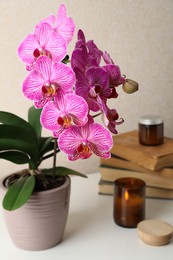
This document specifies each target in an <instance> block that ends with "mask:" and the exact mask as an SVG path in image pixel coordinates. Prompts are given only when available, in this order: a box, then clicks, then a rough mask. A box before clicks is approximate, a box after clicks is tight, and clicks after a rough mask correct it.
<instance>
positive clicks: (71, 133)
mask: <svg viewBox="0 0 173 260" xmlns="http://www.w3.org/2000/svg"><path fill="white" fill-rule="evenodd" d="M82 141H83V138H82V136H81V132H80V129H79V127H78V126H71V127H70V128H67V129H65V130H64V131H63V132H62V133H61V134H60V135H59V138H58V147H59V149H60V150H61V151H62V152H64V153H66V154H68V155H70V156H73V155H74V154H75V152H76V150H77V147H78V146H79V145H80V144H81V143H82Z"/></svg>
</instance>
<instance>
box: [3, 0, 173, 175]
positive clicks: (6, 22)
mask: <svg viewBox="0 0 173 260" xmlns="http://www.w3.org/2000/svg"><path fill="white" fill-rule="evenodd" d="M63 2H64V3H65V4H66V6H67V11H68V14H69V15H70V16H72V17H73V19H74V21H75V23H76V27H77V29H79V28H82V29H83V30H84V31H85V34H86V36H87V39H92V38H94V40H95V42H96V43H97V44H98V46H99V47H100V49H102V50H107V51H108V52H109V53H111V56H112V58H113V59H114V61H115V62H117V63H118V64H119V65H120V67H121V70H122V73H123V74H125V75H126V76H127V77H128V78H132V79H135V80H137V81H138V82H139V84H140V90H139V92H137V93H135V94H134V95H127V94H125V93H123V92H122V90H121V89H119V95H120V96H119V99H118V100H116V102H115V104H113V102H112V106H114V107H115V108H117V109H118V111H119V113H120V116H122V117H123V118H124V119H125V123H124V124H123V125H122V126H119V128H118V130H119V132H124V131H127V130H131V129H135V128H137V122H138V118H139V116H140V115H142V114H146V113H155V114H160V115H161V116H162V117H163V118H164V121H165V135H167V136H169V137H173V98H172V97H173V89H172V87H173V83H172V82H173V80H172V76H173V28H172V21H173V1H172V0H145V1H142V0H66V1H63ZM61 3H62V2H61V1H57V0H0V110H7V111H10V112H14V113H16V114H18V115H19V116H22V117H23V118H26V115H27V109H28V107H30V105H31V102H30V101H27V100H26V99H25V98H24V97H23V95H22V93H21V84H22V81H23V79H24V76H25V71H24V66H23V64H21V63H20V61H19V60H18V58H17V54H16V51H17V47H18V45H19V43H20V41H21V40H22V39H23V38H24V37H25V36H26V34H27V33H29V32H31V31H32V30H33V28H34V25H35V24H36V23H37V22H38V21H39V20H41V19H42V18H44V17H46V16H48V15H49V14H50V13H54V14H56V11H57V8H58V6H59V4H61ZM73 46H74V42H73V43H71V44H70V47H69V53H70V52H71V51H72V48H73ZM58 160H59V164H61V165H63V164H65V165H68V166H70V167H71V168H74V169H78V170H81V171H82V172H93V171H96V170H97V167H98V164H99V159H98V158H96V157H94V156H93V157H92V158H91V159H89V160H87V161H78V162H75V163H67V159H66V157H65V156H62V155H61V156H60V157H59V158H58ZM0 163H1V170H3V172H6V171H9V172H10V171H11V169H13V170H15V169H17V166H15V165H14V164H9V163H8V162H5V161H0ZM50 164H51V162H47V163H46V165H50ZM9 166H10V169H9Z"/></svg>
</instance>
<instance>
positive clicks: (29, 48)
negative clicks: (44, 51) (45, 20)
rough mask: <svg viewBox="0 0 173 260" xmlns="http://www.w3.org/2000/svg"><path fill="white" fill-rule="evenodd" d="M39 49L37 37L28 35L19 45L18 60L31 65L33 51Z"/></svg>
mask: <svg viewBox="0 0 173 260" xmlns="http://www.w3.org/2000/svg"><path fill="white" fill-rule="evenodd" d="M39 47H40V46H39V44H38V38H37V36H36V35H35V34H33V33H32V34H29V35H28V36H27V37H26V38H25V39H24V40H23V41H22V42H21V44H20V45H19V48H18V56H19V59H20V60H21V61H23V62H24V63H26V64H28V65H31V64H33V63H34V61H35V59H34V56H33V51H34V50H35V49H37V48H39Z"/></svg>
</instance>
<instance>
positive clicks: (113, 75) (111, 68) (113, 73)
mask: <svg viewBox="0 0 173 260" xmlns="http://www.w3.org/2000/svg"><path fill="white" fill-rule="evenodd" d="M102 68H103V69H104V70H105V71H106V72H107V74H108V76H109V88H110V89H111V94H110V96H109V97H108V98H117V97H118V93H117V92H116V87H118V86H119V85H121V84H123V83H124V82H125V78H124V77H122V76H121V72H120V68H119V66H117V65H114V64H108V65H105V66H103V67H102Z"/></svg>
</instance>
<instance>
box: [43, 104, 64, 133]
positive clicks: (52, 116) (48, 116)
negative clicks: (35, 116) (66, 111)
mask: <svg viewBox="0 0 173 260" xmlns="http://www.w3.org/2000/svg"><path fill="white" fill-rule="evenodd" d="M60 114H61V111H60V110H59V109H58V107H57V105H56V104H55V103H54V102H53V101H49V102H48V103H47V104H45V106H44V107H43V110H42V112H41V116H40V121H41V124H42V126H43V127H44V128H46V129H48V130H51V131H52V132H53V131H58V130H59V128H60V125H58V123H57V119H58V117H59V115H60Z"/></svg>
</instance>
